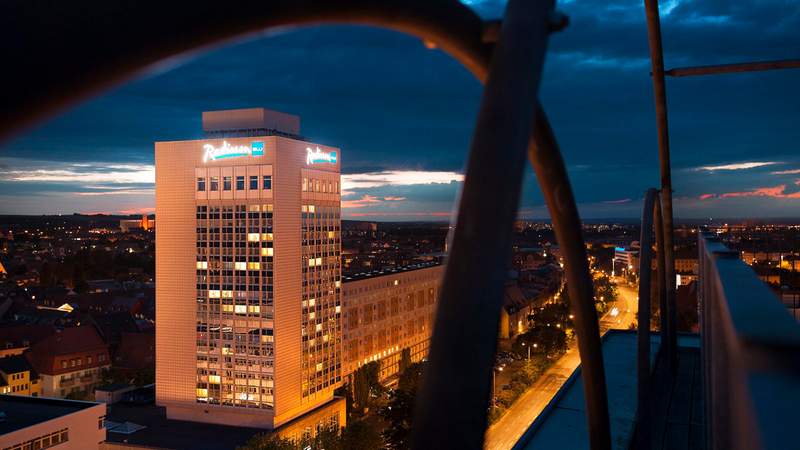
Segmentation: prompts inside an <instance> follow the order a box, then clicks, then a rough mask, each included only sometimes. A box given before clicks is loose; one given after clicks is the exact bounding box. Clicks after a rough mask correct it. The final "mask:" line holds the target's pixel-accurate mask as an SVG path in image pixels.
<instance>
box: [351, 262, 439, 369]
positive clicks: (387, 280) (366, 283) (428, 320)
mask: <svg viewBox="0 0 800 450" xmlns="http://www.w3.org/2000/svg"><path fill="white" fill-rule="evenodd" d="M406 269H410V270H403V269H400V270H396V269H395V270H392V271H384V272H379V273H375V272H373V273H367V274H362V275H360V276H354V277H348V278H345V279H344V283H343V287H342V311H343V314H342V320H343V323H342V331H343V346H344V367H343V374H344V376H345V377H346V376H348V375H350V374H351V373H353V372H354V371H355V370H356V369H358V368H359V367H360V366H361V365H363V364H366V363H369V362H372V361H379V362H380V364H381V370H380V378H381V379H382V380H385V379H387V378H389V377H392V376H395V375H397V374H398V371H399V367H400V366H399V362H400V358H401V353H402V351H403V350H405V349H408V351H409V352H410V354H409V356H410V358H411V361H412V362H416V361H420V360H422V359H423V358H425V357H427V355H428V346H429V341H430V336H431V331H432V329H433V316H434V312H435V311H436V300H437V298H438V297H439V287H440V285H441V279H442V276H443V275H444V266H442V265H438V264H435V263H427V264H424V265H417V266H412V267H410V268H406Z"/></svg>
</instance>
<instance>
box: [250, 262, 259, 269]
mask: <svg viewBox="0 0 800 450" xmlns="http://www.w3.org/2000/svg"><path fill="white" fill-rule="evenodd" d="M247 268H248V269H250V270H260V269H261V263H257V262H249V263H247Z"/></svg>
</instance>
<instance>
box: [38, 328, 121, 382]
mask: <svg viewBox="0 0 800 450" xmlns="http://www.w3.org/2000/svg"><path fill="white" fill-rule="evenodd" d="M26 356H27V357H28V360H29V361H30V362H31V365H32V366H33V368H34V370H36V372H38V373H39V376H40V378H41V383H42V390H41V392H42V395H43V396H44V397H60V398H63V397H67V396H70V395H72V396H78V397H91V396H92V395H93V394H92V392H93V390H94V387H95V386H96V385H97V384H98V383H99V382H100V380H101V376H102V371H103V370H104V369H109V368H110V367H111V358H110V356H109V352H108V346H107V345H106V344H105V342H103V340H102V339H101V338H100V335H99V334H98V333H97V330H95V328H94V327H92V326H82V327H72V328H64V329H63V330H61V331H58V332H56V333H54V334H52V335H50V336H48V337H47V338H45V339H43V340H41V341H40V342H38V343H37V344H35V345H33V346H32V347H31V349H30V351H29V352H28V353H27V354H26Z"/></svg>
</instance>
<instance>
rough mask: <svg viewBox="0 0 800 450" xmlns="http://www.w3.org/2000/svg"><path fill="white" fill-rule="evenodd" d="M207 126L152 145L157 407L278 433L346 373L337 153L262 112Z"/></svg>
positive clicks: (208, 118)
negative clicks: (202, 135)
mask: <svg viewBox="0 0 800 450" xmlns="http://www.w3.org/2000/svg"><path fill="white" fill-rule="evenodd" d="M203 129H204V131H205V132H206V135H207V136H208V139H200V140H190V141H173V142H157V143H156V144H155V161H156V217H157V218H158V222H157V225H156V248H157V251H156V301H157V304H156V305H157V307H156V330H157V332H156V401H157V403H158V404H159V405H161V406H165V407H166V411H167V416H168V417H169V418H171V419H178V420H190V421H200V422H210V423H219V424H228V425H238V426H251V427H262V428H276V427H278V426H280V425H282V424H285V423H287V422H288V421H290V420H292V419H294V418H296V417H299V416H301V415H302V414H304V413H306V412H308V411H311V410H313V409H315V408H317V407H319V406H321V405H323V404H325V403H327V402H329V401H330V400H331V399H332V398H333V390H334V389H335V388H336V387H337V386H338V385H339V384H340V383H341V379H342V337H341V320H340V317H341V300H340V298H341V294H340V290H341V267H340V251H341V241H340V223H341V219H340V176H339V164H340V160H341V152H340V150H339V149H337V148H333V147H329V146H324V145H320V144H315V143H311V142H307V141H305V140H303V139H302V138H301V137H300V136H299V132H300V121H299V118H298V117H296V116H291V115H288V114H283V113H278V112H274V111H269V110H265V109H261V108H257V109H244V110H229V111H212V112H206V113H203Z"/></svg>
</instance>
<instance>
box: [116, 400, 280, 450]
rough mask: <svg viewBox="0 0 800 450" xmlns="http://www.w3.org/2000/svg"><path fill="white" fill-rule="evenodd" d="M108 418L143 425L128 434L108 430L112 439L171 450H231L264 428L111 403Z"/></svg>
mask: <svg viewBox="0 0 800 450" xmlns="http://www.w3.org/2000/svg"><path fill="white" fill-rule="evenodd" d="M106 419H107V420H108V421H110V422H114V423H123V424H124V423H130V424H135V425H139V426H144V428H139V429H138V430H137V431H135V432H133V433H130V434H127V433H108V435H107V437H106V439H107V440H108V441H110V442H125V443H128V444H134V445H143V446H148V447H157V448H168V449H172V450H183V449H186V450H190V449H192V450H193V449H197V448H203V449H206V450H229V449H232V448H237V447H238V446H241V445H243V444H244V443H245V442H247V441H248V440H249V439H250V438H251V437H253V436H255V435H256V434H258V433H263V432H264V431H265V430H262V429H258V428H247V427H231V426H225V425H213V424H206V423H204V424H199V423H196V422H187V421H182V420H170V419H167V417H166V412H165V409H164V408H163V407H159V406H155V405H152V404H150V405H129V404H125V403H114V404H112V405H108V409H107V411H106Z"/></svg>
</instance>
